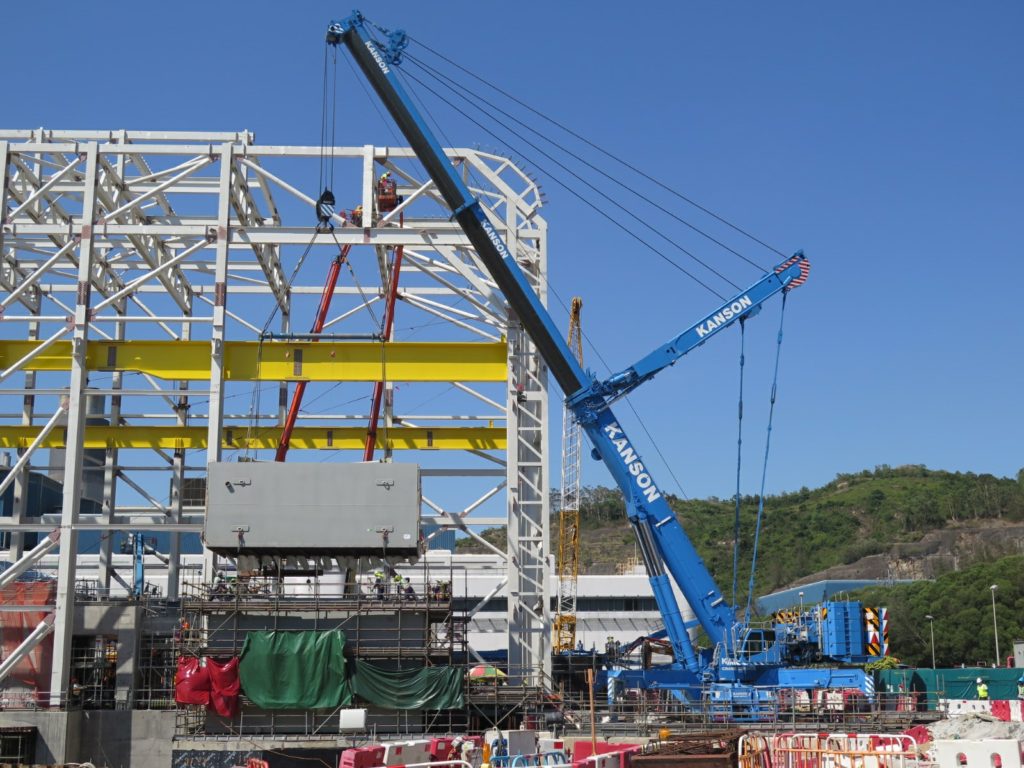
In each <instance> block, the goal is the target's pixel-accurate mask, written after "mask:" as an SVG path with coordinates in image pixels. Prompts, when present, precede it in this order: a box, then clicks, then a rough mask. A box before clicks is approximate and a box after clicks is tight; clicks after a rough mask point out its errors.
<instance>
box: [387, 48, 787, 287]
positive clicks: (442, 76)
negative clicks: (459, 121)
mask: <svg viewBox="0 0 1024 768" xmlns="http://www.w3.org/2000/svg"><path fill="white" fill-rule="evenodd" d="M405 58H407V59H409V60H410V61H412V62H413V63H414V64H416V65H417V66H418V67H421V68H422V69H425V70H427V71H428V72H430V73H431V74H432V75H433V76H434V77H435V78H437V79H438V80H445V81H447V82H448V83H450V84H451V85H450V87H456V88H458V89H460V90H464V91H466V93H468V94H469V95H470V96H472V97H473V98H474V99H476V100H479V101H481V102H483V103H484V104H486V105H487V106H488V107H490V108H491V109H493V110H494V111H496V112H499V113H501V114H502V115H504V116H505V117H507V118H508V119H509V120H512V121H513V122H515V123H516V124H518V125H521V126H522V127H523V128H525V129H526V130H528V131H530V132H531V133H534V134H536V135H537V136H539V137H540V138H542V139H543V140H544V141H546V142H548V143H549V144H552V145H553V146H555V147H556V148H558V149H559V150H561V151H562V152H564V153H565V154H567V155H569V157H572V158H573V159H575V160H576V161H578V162H580V163H582V164H583V165H585V166H587V168H590V169H591V170H592V171H594V172H595V173H598V174H600V175H601V176H604V177H605V178H606V179H608V180H609V181H611V182H612V183H613V184H616V185H618V186H620V187H622V188H623V189H624V190H626V191H627V192H629V193H630V194H632V195H635V196H636V197H638V198H640V199H641V200H643V201H644V202H645V203H647V204H648V205H650V206H652V207H654V208H657V209H658V210H659V211H661V212H662V213H664V214H665V215H666V216H669V217H670V218H672V219H675V220H676V221H677V222H679V223H680V224H682V225H683V226H685V227H689V228H690V229H691V230H693V231H694V232H696V233H697V234H699V235H701V236H702V237H704V238H706V239H708V240H710V241H711V242H712V243H714V244H715V245H717V246H719V247H720V248H723V249H724V250H726V251H728V252H729V253H731V254H733V255H734V256H736V257H738V258H740V259H742V260H743V261H745V262H746V263H747V264H749V265H750V266H752V267H754V268H755V269H758V270H760V271H762V272H764V271H767V270H766V269H765V268H764V267H763V266H761V265H760V264H758V263H757V262H756V261H754V260H753V259H750V258H748V257H747V256H745V255H744V254H742V253H740V252H739V251H737V250H736V249H734V248H732V247H731V246H729V245H726V244H725V243H723V242H722V241H721V240H718V239H717V238H715V237H714V236H713V235H711V234H710V233H708V232H705V231H704V230H703V229H701V228H700V227H698V226H696V225H695V224H693V223H691V222H689V221H687V220H686V219H684V218H683V217H682V216H680V215H678V214H677V213H674V212H673V211H671V210H669V209H668V208H666V207H665V206H663V205H661V204H660V203H658V202H657V201H655V200H653V199H651V198H650V197H648V196H647V195H645V194H644V193H643V192H640V191H639V190H636V189H634V188H633V187H631V186H630V185H629V184H626V183H625V182H624V181H622V180H621V179H618V178H616V177H615V176H613V175H612V174H610V173H608V172H607V171H605V170H604V169H603V168H600V167H598V166H596V165H594V164H593V163H591V162H590V161H589V160H587V159H586V158H584V157H581V156H580V155H578V154H576V153H575V152H573V151H572V150H571V149H569V148H568V147H566V146H564V145H562V144H559V143H558V142H557V141H555V140H554V139H552V138H551V137H550V136H547V135H546V134H544V133H541V132H540V131H538V130H537V129H536V128H534V127H533V126H532V125H530V124H528V123H526V122H524V121H522V120H520V119H519V118H518V117H516V116H515V115H513V114H510V113H509V112H506V111H505V110H504V109H502V108H501V107H500V106H498V105H497V104H494V103H493V102H491V101H489V100H488V99H487V98H485V97H484V96H481V95H480V94H479V93H476V92H474V91H473V90H471V89H469V88H467V87H466V86H464V85H463V84H461V83H459V82H457V81H455V80H453V79H452V78H450V77H448V76H447V75H445V74H444V73H443V72H440V71H438V70H436V69H434V68H433V67H431V66H430V65H429V64H426V63H424V62H422V61H420V60H419V59H417V58H416V57H415V56H412V55H409V54H406V56H405ZM666 239H667V238H666Z"/></svg>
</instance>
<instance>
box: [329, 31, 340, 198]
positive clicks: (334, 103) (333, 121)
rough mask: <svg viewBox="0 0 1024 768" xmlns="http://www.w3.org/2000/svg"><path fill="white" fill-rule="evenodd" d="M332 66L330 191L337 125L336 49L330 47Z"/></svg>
mask: <svg viewBox="0 0 1024 768" xmlns="http://www.w3.org/2000/svg"><path fill="white" fill-rule="evenodd" d="M331 51H332V57H333V63H334V66H333V67H332V68H331V79H332V83H331V189H334V147H335V132H334V131H335V126H336V125H337V123H338V48H337V47H336V46H333V45H332V46H331Z"/></svg>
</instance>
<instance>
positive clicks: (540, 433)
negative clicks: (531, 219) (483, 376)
mask: <svg viewBox="0 0 1024 768" xmlns="http://www.w3.org/2000/svg"><path fill="white" fill-rule="evenodd" d="M516 224H517V222H516V211H515V210H514V209H512V208H510V209H509V210H508V211H507V213H506V225H507V227H508V236H507V243H508V246H509V249H510V250H511V251H512V253H520V254H521V253H523V252H524V251H523V250H522V249H521V248H520V247H519V238H518V232H517V227H516ZM543 256H544V252H543V250H538V251H537V252H536V258H535V259H530V258H520V259H519V263H520V265H521V266H522V267H523V270H524V271H525V272H526V274H527V275H528V277H529V278H530V280H531V283H532V284H533V287H534V290H536V291H537V293H538V296H539V297H540V299H541V301H542V302H545V301H546V291H545V290H544V288H545V285H546V283H545V277H546V275H545V269H544V263H543V262H544V259H543ZM508 345H509V400H508V452H507V453H508V475H507V477H508V488H509V492H508V553H509V558H508V652H509V672H510V674H513V675H514V674H517V673H518V674H521V675H522V676H523V677H522V681H523V682H524V683H527V684H531V685H543V684H545V683H546V682H549V681H550V675H551V612H550V602H549V600H550V596H549V585H548V581H549V563H548V557H547V553H548V549H549V544H548V541H549V523H550V501H549V493H548V487H549V483H548V473H547V453H548V450H547V447H548V435H547V407H548V405H547V396H548V393H547V366H546V365H545V364H544V361H543V360H542V359H541V357H540V355H539V354H538V353H537V349H536V348H535V347H534V345H533V342H532V341H531V340H530V338H529V336H527V334H526V333H525V331H524V330H523V328H522V326H521V325H520V323H519V319H518V318H517V317H515V316H514V315H513V313H511V312H510V313H509V320H508Z"/></svg>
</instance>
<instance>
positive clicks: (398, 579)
mask: <svg viewBox="0 0 1024 768" xmlns="http://www.w3.org/2000/svg"><path fill="white" fill-rule="evenodd" d="M391 585H392V586H393V587H394V588H395V599H396V600H401V599H402V576H401V574H398V573H395V574H394V575H392V577H391Z"/></svg>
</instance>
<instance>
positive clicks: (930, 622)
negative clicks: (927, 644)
mask: <svg viewBox="0 0 1024 768" xmlns="http://www.w3.org/2000/svg"><path fill="white" fill-rule="evenodd" d="M925 618H926V619H928V629H929V631H930V632H931V635H932V669H935V617H934V616H932V615H931V614H930V613H929V614H928V615H927V616H925Z"/></svg>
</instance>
